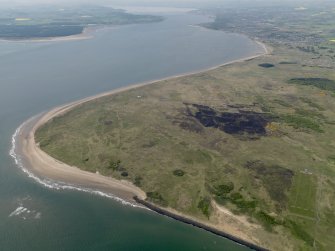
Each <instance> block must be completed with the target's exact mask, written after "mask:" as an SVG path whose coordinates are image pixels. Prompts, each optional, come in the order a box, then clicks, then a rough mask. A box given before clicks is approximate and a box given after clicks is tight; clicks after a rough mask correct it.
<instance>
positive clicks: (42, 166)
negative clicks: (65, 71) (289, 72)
mask: <svg viewBox="0 0 335 251" xmlns="http://www.w3.org/2000/svg"><path fill="white" fill-rule="evenodd" d="M255 42H256V43H258V44H260V45H261V46H262V47H263V49H264V52H263V53H258V54H256V55H253V56H248V57H244V58H241V59H237V60H232V61H230V62H226V63H223V64H220V65H217V66H213V67H209V68H205V69H201V70H197V71H191V72H187V73H183V74H177V75H174V76H171V77H166V78H161V79H157V80H152V81H146V82H142V83H138V84H134V85H130V86H126V87H122V88H117V89H114V90H111V91H107V92H104V93H100V94H97V95H93V96H90V97H87V98H84V99H80V100H77V101H74V102H71V103H68V104H65V105H61V106H57V107H55V108H53V109H51V110H49V111H48V112H45V113H42V114H40V115H37V116H35V117H33V118H30V119H29V120H27V121H26V122H24V123H23V124H22V125H21V126H20V127H19V128H18V129H17V131H16V133H15V138H14V136H13V147H12V150H11V153H10V155H11V156H12V157H13V158H14V159H15V162H16V164H17V165H19V164H18V160H17V159H16V157H17V156H19V161H20V162H21V165H22V167H21V169H23V171H24V172H26V173H27V174H28V176H29V177H31V178H34V179H35V180H36V181H37V182H39V183H42V184H43V182H42V181H44V180H46V181H50V182H53V181H55V182H61V184H65V185H64V186H63V187H62V189H72V190H80V191H85V192H92V193H94V194H100V195H103V196H106V195H110V197H112V198H116V200H119V201H121V202H125V203H126V204H130V205H133V206H137V207H142V206H143V205H144V206H145V207H146V208H148V209H150V210H153V208H150V207H148V205H146V204H145V203H139V202H140V201H142V202H145V199H146V194H145V192H144V191H142V190H141V189H140V188H138V187H136V186H135V185H133V184H132V183H131V182H128V181H124V180H117V179H114V178H111V177H107V176H102V175H100V174H99V173H91V172H87V171H83V170H81V169H79V168H77V167H74V166H70V165H67V164H65V163H63V162H61V161H58V160H57V159H55V158H53V157H51V156H49V155H48V154H46V153H45V152H44V151H42V150H41V148H40V147H39V146H38V144H37V143H36V142H35V132H36V130H37V129H38V128H39V127H41V126H42V125H44V124H45V123H47V122H48V121H50V120H51V119H53V118H54V117H57V116H60V115H62V114H64V113H66V112H68V111H69V110H71V109H73V108H75V107H77V106H79V105H81V104H83V103H86V102H89V101H93V100H95V99H98V98H102V97H105V96H110V95H113V94H117V93H120V92H124V91H128V90H132V89H136V88H140V87H144V86H149V85H152V84H156V83H160V82H162V81H166V80H173V79H176V78H181V77H185V76H191V75H196V74H201V73H204V72H207V71H211V70H215V69H218V68H220V67H224V66H227V65H231V64H235V63H241V62H246V61H249V60H252V59H255V58H258V57H261V56H264V55H268V54H269V53H271V49H269V48H268V47H267V46H266V45H265V44H263V43H261V42H259V41H255ZM44 185H45V184H44ZM45 186H47V187H49V188H54V187H52V186H48V185H45ZM56 189H57V187H56ZM106 197H109V196H106ZM134 197H136V198H137V200H136V199H134ZM134 202H136V204H134ZM149 204H150V203H149ZM155 207H156V208H158V209H159V210H163V211H164V212H165V211H166V212H168V213H166V212H165V213H164V215H167V216H169V217H170V218H173V219H176V220H179V221H181V222H184V223H188V224H192V225H194V226H197V227H200V228H202V229H204V230H206V231H209V232H212V233H214V234H217V235H220V236H222V237H225V238H228V239H230V240H232V241H235V242H236V243H239V244H242V245H245V243H250V244H251V245H255V244H253V243H252V242H251V241H250V240H249V241H248V240H245V238H242V237H241V236H243V235H242V234H241V235H239V234H234V235H231V234H228V233H227V232H224V231H222V230H219V229H218V228H215V227H214V226H209V225H208V224H204V223H202V222H201V221H199V220H197V219H193V218H192V217H187V216H180V215H178V212H176V213H174V212H173V211H172V210H170V211H169V210H168V209H163V208H160V207H157V206H155ZM154 211H156V212H158V210H154ZM178 217H182V218H183V219H184V220H181V218H178ZM187 221H191V223H190V222H187ZM219 233H221V234H219ZM230 237H231V238H230ZM237 240H240V241H237ZM246 246H248V245H246ZM249 247H250V246H249ZM255 247H257V245H255ZM257 248H259V249H255V250H266V249H262V248H261V247H257Z"/></svg>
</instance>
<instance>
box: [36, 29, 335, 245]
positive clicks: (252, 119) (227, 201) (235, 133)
mask: <svg viewBox="0 0 335 251" xmlns="http://www.w3.org/2000/svg"><path fill="white" fill-rule="evenodd" d="M216 28H217V27H216ZM325 41H326V39H325ZM324 43H325V44H323V45H322V46H321V45H318V46H313V48H314V50H311V49H309V50H307V49H306V50H302V49H299V48H298V46H299V47H301V46H302V45H301V44H299V45H295V44H278V43H271V45H272V47H273V52H272V54H271V55H268V56H263V57H259V58H257V59H253V60H249V61H245V62H240V63H235V64H231V65H228V66H224V67H220V68H218V69H215V70H211V71H208V72H205V73H199V74H194V75H190V76H186V77H181V78H176V79H171V80H165V81H161V82H158V83H156V84H155V85H150V86H144V87H140V88H136V89H132V90H129V91H126V92H122V93H118V94H115V95H112V96H106V97H102V98H99V99H96V100H93V101H90V102H87V103H84V104H81V105H79V106H77V107H76V108H74V109H73V110H70V111H69V112H67V113H65V114H64V115H61V116H58V117H55V118H53V119H52V120H51V121H49V122H48V123H46V124H45V125H44V126H42V127H41V128H40V129H39V130H38V131H37V132H36V135H35V137H36V141H37V142H39V145H40V147H41V149H42V150H44V151H45V152H47V153H48V154H50V155H51V156H53V157H54V158H56V159H58V160H61V161H63V162H65V163H68V164H70V165H73V166H77V167H79V168H81V169H83V170H87V171H89V172H99V173H101V174H103V175H106V176H112V177H115V178H118V179H125V180H129V181H131V182H132V183H134V184H135V185H136V186H138V187H140V188H141V189H142V190H143V191H145V192H146V194H147V200H148V201H151V202H153V203H155V204H156V205H159V206H161V207H167V208H171V209H173V210H177V211H178V212H181V213H183V214H185V215H189V216H191V217H193V218H195V219H199V220H201V221H204V222H208V223H209V224H211V225H213V226H215V227H217V228H218V229H222V230H225V231H227V232H229V233H233V234H235V233H239V234H240V236H241V237H242V238H245V239H248V240H251V241H253V242H254V243H257V244H258V245H261V246H264V247H267V248H269V249H272V250H331V249H332V247H333V246H334V239H333V238H332V236H335V228H334V225H335V213H334V212H335V210H334V208H335V205H334V204H335V194H334V191H335V171H334V168H335V157H334V150H335V141H334V139H335V130H334V129H335V94H334V86H333V85H334V81H335V74H334V70H333V68H332V67H333V66H332V63H333V62H332V61H331V60H328V59H329V58H327V56H326V55H325V49H322V48H321V47H325V46H332V45H331V44H330V43H329V42H328V44H327V42H324ZM317 53H323V54H322V55H321V56H320V58H318V59H315V55H316V54H317ZM331 55H332V54H331ZM330 58H331V57H330ZM327 60H328V61H327ZM270 66H271V67H270Z"/></svg>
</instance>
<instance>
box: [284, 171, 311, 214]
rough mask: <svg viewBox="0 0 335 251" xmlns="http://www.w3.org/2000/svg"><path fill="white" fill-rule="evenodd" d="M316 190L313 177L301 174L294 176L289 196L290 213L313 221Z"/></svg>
mask: <svg viewBox="0 0 335 251" xmlns="http://www.w3.org/2000/svg"><path fill="white" fill-rule="evenodd" d="M316 188H317V178H316V177H315V175H313V174H309V173H307V174H306V173H302V172H301V173H298V174H296V175H295V177H294V181H293V185H292V188H291V194H290V202H289V209H290V212H292V213H294V214H296V215H301V216H306V217H310V218H312V219H315V217H316Z"/></svg>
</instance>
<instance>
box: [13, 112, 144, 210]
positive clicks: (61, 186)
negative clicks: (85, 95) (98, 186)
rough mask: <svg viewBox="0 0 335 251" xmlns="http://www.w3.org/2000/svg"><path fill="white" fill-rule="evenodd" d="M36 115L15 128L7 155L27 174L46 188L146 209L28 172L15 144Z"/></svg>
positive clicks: (88, 189) (111, 195) (108, 195)
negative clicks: (92, 196) (69, 191)
mask: <svg viewBox="0 0 335 251" xmlns="http://www.w3.org/2000/svg"><path fill="white" fill-rule="evenodd" d="M34 118H36V117H33V118H31V119H29V120H28V121H26V122H24V123H23V124H22V125H21V126H20V127H19V128H17V129H16V131H15V133H14V134H13V136H12V147H11V149H10V151H9V155H10V156H11V157H12V158H13V159H14V162H15V164H16V165H17V166H18V167H19V168H20V169H21V170H22V171H23V172H24V173H25V174H27V176H28V177H29V178H31V179H33V180H35V181H36V182H37V183H39V184H41V185H43V186H44V187H46V188H49V189H55V190H74V191H80V192H86V193H90V194H94V195H99V196H101V197H105V198H109V199H113V200H115V201H117V202H119V203H121V204H122V205H126V206H131V207H136V208H143V209H147V208H146V207H144V206H141V205H138V204H135V203H131V202H129V201H126V200H124V199H122V198H119V197H117V196H115V195H113V194H111V193H105V192H102V191H99V190H94V189H90V188H84V187H79V186H75V185H72V184H67V183H63V182H56V181H53V180H50V179H42V178H40V177H38V176H36V175H34V174H33V173H32V172H30V171H29V170H28V169H27V168H25V167H24V165H23V162H22V159H21V156H20V155H19V154H18V153H17V146H16V139H17V137H18V136H19V135H20V133H21V130H22V128H23V127H24V126H25V125H26V124H27V123H28V122H30V121H31V120H32V119H34Z"/></svg>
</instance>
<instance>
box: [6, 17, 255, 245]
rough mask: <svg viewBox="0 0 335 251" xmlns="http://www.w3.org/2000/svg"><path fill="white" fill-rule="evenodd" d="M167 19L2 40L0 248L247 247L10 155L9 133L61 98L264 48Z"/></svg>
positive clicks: (189, 20) (187, 20) (185, 20)
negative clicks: (62, 184) (88, 34)
mask: <svg viewBox="0 0 335 251" xmlns="http://www.w3.org/2000/svg"><path fill="white" fill-rule="evenodd" d="M164 15H165V16H166V20H165V21H164V22H161V23H153V24H140V25H129V26H122V27H115V28H111V29H102V30H98V31H96V32H95V33H94V38H93V39H89V40H80V41H67V42H43V43H31V42H0V121H1V122H0V250H248V249H247V248H245V247H243V246H240V245H238V244H236V243H234V242H232V241H229V240H226V239H224V238H221V237H218V236H215V235H213V234H210V233H208V232H205V231H203V230H200V229H197V228H194V227H192V226H189V225H185V224H182V223H180V222H177V221H174V220H172V219H169V218H167V217H163V216H160V215H158V214H156V213H154V212H151V211H149V210H146V209H142V208H136V207H132V206H130V205H126V204H123V203H121V202H120V201H117V200H114V199H110V198H107V197H104V196H99V195H98V194H96V193H95V194H92V193H87V192H86V193H85V192H80V191H76V190H73V189H72V190H64V189H54V188H52V187H53V186H52V184H53V183H52V182H50V184H51V186H49V187H46V186H43V185H42V184H40V183H38V182H37V181H36V180H34V179H32V178H31V177H29V175H27V173H25V172H23V171H22V169H20V168H19V167H18V165H17V164H16V163H15V161H14V159H13V158H11V156H10V155H9V151H10V149H11V148H12V135H13V134H14V133H15V131H16V129H17V128H18V127H19V126H20V125H21V124H22V123H23V122H24V121H25V120H27V119H29V118H30V117H32V116H34V115H36V114H39V113H41V112H43V111H46V110H48V109H50V108H52V107H54V106H56V105H61V104H63V103H67V102H71V101H74V100H77V99H80V98H84V97H87V96H91V95H94V94H98V93H101V92H104V91H108V90H111V89H114V88H118V87H122V86H127V85H131V84H134V83H138V82H144V81H149V80H154V79H159V78H164V77H168V76H172V75H177V74H182V73H186V72H191V71H196V70H200V69H203V68H210V67H212V66H215V65H219V64H223V63H226V62H229V61H232V60H236V59H239V58H244V57H248V56H252V55H254V54H256V53H260V52H262V48H261V47H260V46H259V45H258V44H256V43H254V42H253V41H251V40H249V39H248V38H246V37H245V36H242V35H237V34H226V33H223V32H220V31H211V30H206V29H203V28H199V27H195V26H193V25H196V24H199V23H204V22H209V21H210V19H209V18H207V17H204V16H200V15H195V14H187V13H179V12H178V13H174V14H168V13H164Z"/></svg>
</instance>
